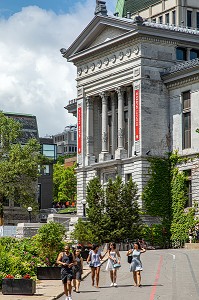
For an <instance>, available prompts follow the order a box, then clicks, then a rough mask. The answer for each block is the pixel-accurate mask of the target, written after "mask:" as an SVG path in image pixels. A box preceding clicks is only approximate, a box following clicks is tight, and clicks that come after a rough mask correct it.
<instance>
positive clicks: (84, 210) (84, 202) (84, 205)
mask: <svg viewBox="0 0 199 300" xmlns="http://www.w3.org/2000/svg"><path fill="white" fill-rule="evenodd" d="M82 205H83V218H85V217H86V199H83V200H82Z"/></svg>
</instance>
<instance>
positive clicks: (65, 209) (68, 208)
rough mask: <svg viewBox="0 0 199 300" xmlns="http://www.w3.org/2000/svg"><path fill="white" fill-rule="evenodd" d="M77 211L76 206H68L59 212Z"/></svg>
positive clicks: (70, 212) (69, 212)
mask: <svg viewBox="0 0 199 300" xmlns="http://www.w3.org/2000/svg"><path fill="white" fill-rule="evenodd" d="M76 211H77V208H76V207H67V208H64V209H61V210H59V211H58V214H72V213H76Z"/></svg>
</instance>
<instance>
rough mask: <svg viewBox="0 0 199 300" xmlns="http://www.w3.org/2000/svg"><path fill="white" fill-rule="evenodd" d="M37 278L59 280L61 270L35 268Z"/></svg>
mask: <svg viewBox="0 0 199 300" xmlns="http://www.w3.org/2000/svg"><path fill="white" fill-rule="evenodd" d="M37 278H38V279H40V280H57V279H59V280H61V268H60V267H37Z"/></svg>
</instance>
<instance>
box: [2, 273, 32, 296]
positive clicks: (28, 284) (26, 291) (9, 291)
mask: <svg viewBox="0 0 199 300" xmlns="http://www.w3.org/2000/svg"><path fill="white" fill-rule="evenodd" d="M34 293H36V281H35V280H34V279H31V277H30V275H29V274H26V275H25V276H23V277H22V278H15V277H14V276H12V275H10V274H8V275H7V276H6V277H5V278H3V280H2V294H3V295H33V294H34Z"/></svg>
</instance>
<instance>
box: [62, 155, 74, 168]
mask: <svg viewBox="0 0 199 300" xmlns="http://www.w3.org/2000/svg"><path fill="white" fill-rule="evenodd" d="M76 162H77V156H73V157H69V158H66V159H65V160H64V167H65V168H68V167H72V166H74V164H75V163H76Z"/></svg>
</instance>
